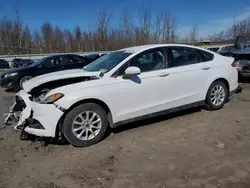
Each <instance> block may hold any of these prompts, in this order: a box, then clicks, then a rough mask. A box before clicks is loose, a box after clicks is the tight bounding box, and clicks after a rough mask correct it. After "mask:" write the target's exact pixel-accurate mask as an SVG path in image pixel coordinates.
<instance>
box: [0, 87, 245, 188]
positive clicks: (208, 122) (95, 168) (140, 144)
mask: <svg viewBox="0 0 250 188" xmlns="http://www.w3.org/2000/svg"><path fill="white" fill-rule="evenodd" d="M243 87H244V90H243V92H242V93H241V94H235V95H234V96H233V97H232V98H231V100H230V102H229V103H228V104H227V105H226V106H225V108H224V109H222V110H219V111H215V112H210V111H205V110H200V109H193V110H189V111H185V112H182V113H176V114H173V115H168V116H165V117H160V118H155V119H151V120H147V121H143V122H137V123H133V124H130V125H126V128H127V129H126V130H125V129H121V128H120V129H117V130H115V131H114V132H115V133H113V134H111V135H110V136H109V137H108V138H107V139H106V140H104V141H103V142H101V143H99V144H97V145H94V146H92V147H88V148H74V147H72V146H68V145H63V146H60V145H49V146H47V147H45V148H43V147H39V144H38V143H37V142H33V143H32V142H30V141H19V139H18V136H19V133H18V132H15V131H14V129H13V126H8V127H6V128H4V129H2V130H0V187H1V188H17V187H18V188H29V187H32V188H33V187H34V188H79V187H91V188H92V187H93V188H96V187H102V188H106V187H107V188H109V187H111V188H118V187H121V188H122V187H124V188H128V187H138V188H154V187H159V188H160V187H173V188H179V187H206V188H215V187H227V188H231V187H233V188H236V187H237V188H238V187H239V188H246V187H250V168H249V167H250V127H249V126H250V123H249V122H250V85H248V84H244V85H243ZM12 98H13V96H12V95H11V94H6V93H5V92H4V91H3V90H0V106H1V108H0V122H3V113H4V112H6V111H8V108H9V107H10V105H11V104H12ZM143 125H144V126H143ZM0 127H3V126H2V125H0Z"/></svg>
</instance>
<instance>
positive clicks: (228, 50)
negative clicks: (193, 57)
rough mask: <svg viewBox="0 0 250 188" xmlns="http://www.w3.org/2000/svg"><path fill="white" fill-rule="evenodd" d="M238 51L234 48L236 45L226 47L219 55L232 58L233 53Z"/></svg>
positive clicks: (219, 51) (221, 49) (222, 48)
mask: <svg viewBox="0 0 250 188" xmlns="http://www.w3.org/2000/svg"><path fill="white" fill-rule="evenodd" d="M235 50H236V48H235V47H234V45H226V46H223V47H221V48H220V49H219V50H218V51H217V53H218V54H220V55H223V56H229V57H232V56H233V52H234V51H235Z"/></svg>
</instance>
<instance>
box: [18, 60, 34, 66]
mask: <svg viewBox="0 0 250 188" xmlns="http://www.w3.org/2000/svg"><path fill="white" fill-rule="evenodd" d="M33 63H34V61H33V60H31V59H23V60H22V61H21V64H20V67H28V66H30V65H31V64H33Z"/></svg>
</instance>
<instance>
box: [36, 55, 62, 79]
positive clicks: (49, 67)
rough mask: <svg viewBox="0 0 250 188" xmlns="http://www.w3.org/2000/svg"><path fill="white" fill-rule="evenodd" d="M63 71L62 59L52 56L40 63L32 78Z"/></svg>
mask: <svg viewBox="0 0 250 188" xmlns="http://www.w3.org/2000/svg"><path fill="white" fill-rule="evenodd" d="M61 70H63V57H62V56H53V57H51V58H49V59H47V60H45V61H44V62H42V63H41V64H40V65H39V66H38V67H37V69H36V71H35V72H34V76H38V75H42V74H47V73H51V72H56V71H61Z"/></svg>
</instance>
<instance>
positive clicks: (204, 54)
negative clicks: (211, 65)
mask: <svg viewBox="0 0 250 188" xmlns="http://www.w3.org/2000/svg"><path fill="white" fill-rule="evenodd" d="M196 51H197V53H198V54H199V55H200V56H201V58H202V61H203V62H206V61H212V60H213V59H214V54H211V53H209V52H206V51H203V50H198V49H196Z"/></svg>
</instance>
